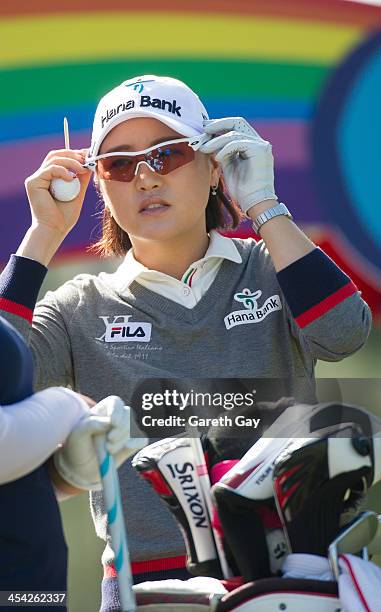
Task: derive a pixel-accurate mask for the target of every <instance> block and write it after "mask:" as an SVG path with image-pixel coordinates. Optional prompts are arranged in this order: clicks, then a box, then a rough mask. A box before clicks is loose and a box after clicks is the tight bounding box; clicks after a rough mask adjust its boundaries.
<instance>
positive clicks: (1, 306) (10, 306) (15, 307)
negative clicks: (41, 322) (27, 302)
mask: <svg viewBox="0 0 381 612" xmlns="http://www.w3.org/2000/svg"><path fill="white" fill-rule="evenodd" d="M0 310H4V311H5V312H10V313H11V314H14V315H17V316H18V317H21V318H22V319H26V320H27V321H28V323H32V319H33V310H31V309H30V308H27V307H26V306H23V305H22V304H18V303H17V302H12V301H11V300H7V299H6V298H2V297H0Z"/></svg>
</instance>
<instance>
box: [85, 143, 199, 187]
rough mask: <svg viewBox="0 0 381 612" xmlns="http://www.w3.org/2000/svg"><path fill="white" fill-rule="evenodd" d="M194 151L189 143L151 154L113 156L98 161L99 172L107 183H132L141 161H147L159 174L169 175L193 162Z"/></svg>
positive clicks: (164, 148) (172, 145) (166, 147)
mask: <svg viewBox="0 0 381 612" xmlns="http://www.w3.org/2000/svg"><path fill="white" fill-rule="evenodd" d="M193 159H194V151H193V149H192V148H191V147H190V146H189V145H188V143H187V142H179V143H173V144H170V145H166V146H163V147H161V146H159V147H157V148H156V149H154V150H153V151H150V153H147V154H145V155H144V154H141V155H136V156H135V155H133V156H123V155H112V156H110V157H105V158H103V159H100V160H98V162H97V172H98V176H99V178H101V179H104V180H106V181H121V182H127V183H128V182H130V181H132V180H133V178H134V176H135V171H136V166H137V164H138V163H139V161H145V162H147V163H148V164H149V166H150V167H151V168H152V169H153V170H154V171H155V172H157V173H158V174H168V173H169V172H172V171H173V170H176V169H177V168H180V167H181V166H184V165H185V164H188V163H189V162H191V161H193Z"/></svg>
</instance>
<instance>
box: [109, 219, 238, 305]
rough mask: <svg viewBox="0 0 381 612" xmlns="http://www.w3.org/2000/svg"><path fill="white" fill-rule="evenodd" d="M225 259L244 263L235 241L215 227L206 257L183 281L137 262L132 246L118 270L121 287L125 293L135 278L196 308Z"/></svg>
mask: <svg viewBox="0 0 381 612" xmlns="http://www.w3.org/2000/svg"><path fill="white" fill-rule="evenodd" d="M224 259H229V260H230V261H233V262H235V263H238V264H239V263H242V258H241V255H240V254H239V252H238V249H237V247H236V246H235V244H234V242H233V240H232V239H231V238H227V237H226V236H221V234H219V233H218V232H217V231H216V230H212V231H211V232H210V242H209V247H208V249H207V251H206V253H205V255H204V257H202V258H201V259H199V260H197V261H195V262H193V263H192V264H191V265H190V266H189V268H188V269H187V270H186V271H185V272H184V274H183V276H182V279H181V280H178V279H177V278H174V277H173V276H169V275H168V274H164V273H163V272H158V271H157V270H149V269H148V268H146V267H145V266H143V264H141V263H139V262H138V261H136V259H135V257H134V254H133V251H132V249H130V250H129V251H128V253H127V255H126V257H125V259H124V261H123V263H122V264H121V265H120V266H119V268H118V271H117V276H118V280H120V285H119V290H120V291H121V293H123V291H124V290H126V289H127V288H128V287H129V286H130V285H131V283H132V282H133V281H136V282H138V283H139V284H140V285H142V286H143V287H145V288H146V289H149V290H150V291H154V292H155V293H159V294H160V295H162V296H163V297H166V298H168V299H170V300H173V301H174V302H177V303H178V304H181V305H182V306H185V307H186V308H193V307H194V306H196V304H197V303H198V302H199V301H200V300H201V298H202V296H203V295H204V294H205V293H206V291H207V290H208V289H209V287H210V285H211V284H212V283H213V281H214V279H215V278H216V276H217V273H218V271H219V269H220V266H221V264H222V262H223V260H224Z"/></svg>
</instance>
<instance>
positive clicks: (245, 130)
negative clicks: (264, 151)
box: [204, 117, 261, 138]
mask: <svg viewBox="0 0 381 612" xmlns="http://www.w3.org/2000/svg"><path fill="white" fill-rule="evenodd" d="M204 131H205V133H206V134H221V133H223V132H231V131H235V132H240V133H241V135H242V134H244V135H245V136H247V137H251V138H261V137H260V135H259V134H258V132H256V131H255V129H254V128H253V127H251V125H250V124H249V123H248V122H247V121H246V119H244V118H243V117H223V118H222V119H209V120H207V121H204Z"/></svg>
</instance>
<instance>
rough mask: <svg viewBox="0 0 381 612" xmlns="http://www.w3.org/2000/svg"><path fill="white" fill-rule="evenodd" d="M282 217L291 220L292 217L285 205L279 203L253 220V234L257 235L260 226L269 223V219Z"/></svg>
mask: <svg viewBox="0 0 381 612" xmlns="http://www.w3.org/2000/svg"><path fill="white" fill-rule="evenodd" d="M282 216H283V217H287V218H288V219H291V220H292V215H291V213H290V211H289V210H288V208H287V206H286V205H285V204H283V203H280V204H277V205H276V206H273V207H272V208H268V209H267V210H265V211H264V212H262V213H261V214H260V215H258V217H256V218H255V219H254V220H253V229H254V231H255V233H256V234H259V233H260V232H259V229H260V228H261V227H262V225H264V224H265V223H267V221H270V219H274V217H282Z"/></svg>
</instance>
